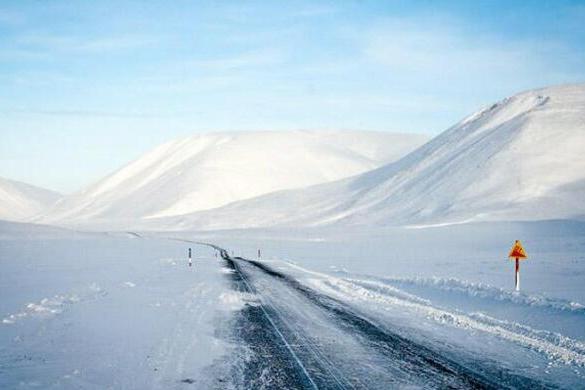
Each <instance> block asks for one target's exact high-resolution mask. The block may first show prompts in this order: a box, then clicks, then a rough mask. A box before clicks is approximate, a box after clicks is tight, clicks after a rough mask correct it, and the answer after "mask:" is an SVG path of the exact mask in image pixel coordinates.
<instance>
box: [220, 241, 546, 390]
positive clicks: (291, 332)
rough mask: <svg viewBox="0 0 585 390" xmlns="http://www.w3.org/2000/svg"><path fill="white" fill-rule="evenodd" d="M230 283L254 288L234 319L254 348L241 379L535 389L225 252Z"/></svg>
mask: <svg viewBox="0 0 585 390" xmlns="http://www.w3.org/2000/svg"><path fill="white" fill-rule="evenodd" d="M223 255H224V257H225V260H226V266H227V267H228V268H229V269H230V270H231V271H232V273H233V275H232V276H231V278H232V280H233V286H234V288H235V289H237V290H238V291H246V292H248V293H252V294H256V299H257V301H256V303H255V304H254V305H252V306H249V307H248V308H247V309H246V310H249V311H250V312H249V313H246V314H245V315H242V316H241V318H240V320H239V322H238V326H237V328H238V329H240V330H241V329H254V331H253V332H249V331H246V332H245V337H244V339H245V341H246V343H248V345H249V347H250V350H251V351H253V353H252V359H250V361H249V362H248V364H247V367H246V369H245V370H244V371H245V372H246V373H247V375H245V376H244V377H243V379H244V382H243V383H241V384H242V385H243V386H244V387H246V388H258V387H261V386H265V385H269V386H270V385H273V386H275V387H281V388H282V387H286V388H299V387H303V388H327V389H329V388H333V389H344V388H368V389H373V388H380V389H387V388H396V387H404V386H414V387H423V388H437V387H450V388H541V387H547V384H546V383H543V382H540V381H538V380H533V379H530V378H528V377H524V376H522V375H515V374H513V373H512V372H510V371H508V370H505V369H504V368H502V367H498V366H497V365H494V364H493V362H488V361H485V362H482V361H481V360H480V359H470V357H469V356H461V355H456V354H454V353H453V351H449V350H448V349H447V348H443V349H442V350H438V349H437V348H436V347H435V346H433V347H431V346H430V345H429V346H427V345H423V344H421V343H419V342H417V341H413V340H410V339H408V338H406V337H404V336H402V335H400V334H398V333H396V332H393V331H392V329H391V328H390V327H388V326H387V325H386V324H384V323H383V322H380V321H379V320H377V319H372V318H370V317H368V316H366V315H364V313H362V312H360V311H359V310H358V309H357V308H355V307H352V306H349V305H347V304H346V303H344V302H342V301H340V300H338V299H335V298H332V297H330V296H327V295H325V294H323V293H320V292H318V291H316V290H315V289H312V288H310V287H308V286H306V285H304V284H301V283H299V282H298V281H297V280H295V279H293V278H292V277H290V276H288V275H285V274H283V273H282V272H279V271H277V270H275V269H273V268H271V267H270V266H269V265H267V264H266V263H263V262H258V261H251V260H246V259H243V258H240V257H229V256H227V252H225V251H224V252H223Z"/></svg>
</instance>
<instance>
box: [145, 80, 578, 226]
mask: <svg viewBox="0 0 585 390" xmlns="http://www.w3.org/2000/svg"><path fill="white" fill-rule="evenodd" d="M584 150H585V84H578V85H566V86H559V87H551V88H545V89H540V90H534V91H529V92H524V93H521V94H518V95H516V96H513V97H510V98H507V99H504V100H502V101H500V102H498V103H496V104H493V105H492V106H490V107H488V108H486V109H484V110H481V111H479V112H477V113H475V114H473V115H471V116H469V117H468V118H466V119H464V120H462V121H461V122H459V123H458V124H456V125H455V126H453V127H451V128H450V129H448V130H447V131H445V132H444V133H442V134H440V135H439V136H437V137H436V138H434V139H433V140H431V141H430V142H428V143H427V144H425V145H423V146H421V147H420V148H418V149H417V150H415V151H413V152H412V153H410V154H408V155H407V156H405V157H403V158H402V159H400V160H399V161H397V162H394V163H390V164H388V165H385V166H383V167H381V168H378V169H375V170H373V171H369V172H366V173H363V174H360V175H357V176H355V177H351V178H348V179H342V180H340V181H337V182H333V183H326V184H321V185H316V186H313V187H310V188H304V189H301V190H290V191H282V192H278V193H273V194H268V195H265V196H261V197H258V198H254V199H251V200H247V201H241V202H236V203H232V204H230V205H227V206H225V207H221V208H218V209H214V210H209V211H204V212H198V213H193V214H191V215H184V216H181V217H178V218H166V219H165V218H163V219H159V220H156V221H154V220H153V221H151V223H150V224H146V225H144V227H145V228H151V229H156V228H159V229H161V228H164V229H189V228H191V229H225V228H243V227H266V226H322V225H332V224H340V225H345V226H347V225H375V226H380V225H411V226H412V227H424V226H438V225H442V224H443V225H444V224H454V223H466V222H473V221H488V220H546V219H583V218H584V217H585V202H583V199H585V158H583V151H584Z"/></svg>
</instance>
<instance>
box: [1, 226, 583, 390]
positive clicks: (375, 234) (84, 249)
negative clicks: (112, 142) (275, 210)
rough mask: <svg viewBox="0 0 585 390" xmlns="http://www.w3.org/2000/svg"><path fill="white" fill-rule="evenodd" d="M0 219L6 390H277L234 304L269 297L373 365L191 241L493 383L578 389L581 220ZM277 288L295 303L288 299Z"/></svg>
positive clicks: (310, 329) (347, 357) (267, 283)
mask: <svg viewBox="0 0 585 390" xmlns="http://www.w3.org/2000/svg"><path fill="white" fill-rule="evenodd" d="M0 229H1V231H2V234H1V235H0V269H1V270H2V272H1V273H0V295H1V296H2V297H3V299H2V300H1V301H0V387H2V388H16V387H18V388H29V387H42V388H96V389H97V388H135V389H139V388H189V386H190V385H191V386H193V388H246V387H248V388H249V387H250V386H251V384H253V385H254V386H253V387H258V386H260V387H261V386H262V385H264V386H268V387H269V386H270V384H272V386H274V385H275V383H276V382H271V380H272V381H275V380H276V379H275V378H271V377H270V375H268V374H266V376H261V377H257V378H256V379H254V380H253V381H251V382H250V378H249V377H247V376H246V372H247V371H246V370H247V369H248V366H249V365H250V364H252V363H251V362H256V360H255V355H254V354H255V352H254V351H255V349H254V348H256V346H255V345H253V344H252V345H250V344H249V342H250V340H249V339H247V338H245V337H244V336H245V335H244V336H242V338H240V337H237V336H238V335H240V334H241V332H242V331H238V330H237V329H238V326H239V325H238V324H240V319H241V315H242V314H241V313H244V312H245V310H249V309H250V308H254V307H255V306H257V305H259V304H267V303H270V304H271V305H274V306H275V308H276V309H277V310H278V312H279V313H281V314H282V315H283V316H284V317H285V318H289V317H290V318H297V319H298V321H294V323H296V324H298V325H299V326H300V324H303V325H302V326H303V327H304V328H303V329H304V332H305V334H307V335H309V336H308V337H317V338H318V339H319V340H321V342H322V344H321V347H320V348H322V350H321V352H320V353H322V354H323V356H325V357H327V359H338V360H334V364H335V365H337V366H338V367H345V366H346V365H347V366H348V367H353V368H352V370H354V371H352V372H353V374H355V375H356V378H360V376H359V375H360V373H362V374H363V372H362V371H360V367H362V366H360V364H362V365H363V363H364V361H363V359H362V360H361V363H359V362H358V363H357V364H355V365H353V366H352V365H351V356H352V351H353V352H355V354H356V356H360V354H364V353H365V354H366V355H363V357H364V358H366V357H367V356H369V357H368V359H374V357H373V356H374V355H368V352H367V349H366V350H364V348H366V346H367V344H366V345H362V344H361V343H360V342H359V340H360V339H359V337H358V338H357V339H352V340H350V338H348V339H344V338H343V337H342V336H343V334H345V333H344V331H343V330H342V328H339V329H333V328H331V327H332V326H334V325H333V324H329V323H328V322H327V321H328V320H327V316H326V315H325V314H324V313H323V312H321V311H319V310H320V309H319V307H318V306H309V305H308V304H307V303H306V302H305V303H303V302H304V301H303V300H302V299H301V298H298V297H297V298H294V296H295V294H294V292H293V291H288V290H286V287H285V286H284V285H282V282H280V281H279V280H278V279H277V278H276V279H275V278H271V277H267V276H266V275H264V276H262V275H261V274H260V273H258V271H254V269H255V268H254V267H250V266H247V265H246V263H244V262H242V261H240V260H237V261H238V262H240V264H241V266H242V267H244V269H245V270H246V272H248V276H249V281H250V283H251V284H252V285H253V286H255V288H256V291H255V293H248V292H244V291H238V290H234V289H233V288H232V287H231V281H230V280H231V279H230V278H231V276H230V275H231V273H232V272H233V271H230V270H229V269H228V268H226V267H225V264H224V263H223V262H222V261H221V260H220V259H219V258H218V257H216V255H215V251H214V250H212V249H211V248H209V247H207V246H204V245H198V244H195V242H207V243H213V244H216V245H218V246H220V247H223V248H226V249H227V251H228V253H230V254H231V253H233V255H235V256H243V257H245V258H250V259H254V258H256V257H257V250H258V249H261V256H262V262H263V264H266V265H268V266H270V267H272V268H273V269H275V270H278V271H279V272H282V273H284V274H285V275H288V276H290V277H291V278H294V279H295V280H298V281H299V282H300V283H301V284H302V285H304V286H308V287H309V288H311V289H313V290H314V291H318V292H319V293H322V294H325V295H326V296H329V297H332V298H334V299H337V300H339V301H340V302H343V303H344V304H346V305H349V307H353V308H355V310H358V311H359V312H360V313H362V315H363V316H364V317H365V318H368V319H369V320H371V321H372V322H374V323H377V324H380V326H381V327H384V328H387V329H391V330H392V331H393V332H395V333H396V334H398V335H400V337H403V338H405V339H407V340H412V341H413V342H415V343H417V344H418V345H423V346H425V348H428V349H430V350H432V351H436V352H438V353H440V354H441V355H443V356H448V357H449V358H450V359H452V360H453V361H456V362H457V363H458V364H463V365H465V366H466V367H471V368H475V369H477V370H479V372H487V373H488V374H487V375H490V374H489V373H491V375H492V376H495V375H496V374H497V375H498V377H492V378H490V380H496V381H497V380H498V378H500V379H499V380H501V381H503V382H502V383H501V384H502V386H503V387H524V388H526V387H530V386H532V385H534V383H536V384H538V385H542V386H550V387H554V386H561V387H564V388H578V387H580V386H582V384H583V383H584V382H583V381H584V380H585V306H584V305H583V304H584V303H585V291H584V289H583V277H584V274H583V270H584V269H585V268H584V262H585V257H584V253H585V225H584V224H583V223H581V222H570V221H548V222H546V221H543V222H523V223H506V222H499V223H493V222H489V223H480V224H464V225H453V226H444V227H434V228H417V229H413V228H407V227H401V228H385V229H369V230H366V229H336V228H329V229H323V228H319V229H305V230H298V229H295V230H288V229H282V230H276V229H271V230H232V231H223V232H221V231H218V232H174V233H169V232H161V233H152V232H148V233H141V232H131V233H130V232H128V233H123V232H119V233H79V232H72V231H67V230H64V229H54V228H50V227H39V226H34V225H26V224H14V223H3V224H2V225H0ZM515 239H521V240H522V241H523V243H524V245H525V247H526V249H527V251H528V255H529V259H528V260H526V261H524V262H523V263H522V265H521V275H522V291H521V292H520V293H516V292H513V264H512V262H510V261H509V260H508V259H507V258H506V255H507V251H508V250H509V247H510V246H511V244H512V243H513V241H514V240H515ZM188 247H191V248H193V249H194V254H195V255H194V266H193V267H192V268H189V267H188V266H187V257H186V255H187V248H188ZM283 289H284V290H283ZM282 294H284V295H283V296H287V297H289V298H290V299H293V298H294V299H296V300H295V301H290V302H288V304H287V301H288V300H287V299H285V300H284V301H283V300H282V299H280V298H282V297H281V295H282ZM276 305H278V306H276ZM291 305H292V306H291ZM303 305H307V306H306V307H305V306H303ZM303 313H305V314H306V315H305V316H303ZM311 313H313V314H311ZM311 315H315V318H314V319H313V320H311V318H312V317H311ZM295 316H297V317H295ZM322 321H325V322H322ZM294 323H291V324H292V325H291V326H295V325H294ZM247 329H248V330H249V329H251V328H247ZM238 332H240V333H238ZM339 332H341V333H339ZM315 335H316V336H315ZM334 335H337V336H334ZM332 337H333V339H335V340H336V342H335V343H334V344H331V345H329V341H327V340H330V339H331V338H332ZM356 337H357V336H356ZM356 343H357V344H356ZM328 345H329V346H328ZM327 348H332V352H331V353H332V355H327V354H328V353H329V350H328V349H327ZM352 348H355V349H352ZM341 350H343V351H344V353H342V354H339V353H338V352H339V351H341ZM335 351H337V352H335ZM262 353H267V352H266V351H264V352H262ZM336 356H337V357H336ZM256 357H257V356H256ZM324 359H325V358H324ZM260 361H261V362H262V361H264V362H272V361H273V359H271V358H270V357H269V356H265V357H264V359H262V358H260ZM254 364H256V363H254ZM275 364H276V363H275ZM368 364H375V359H374V360H372V361H369V363H368ZM368 367H369V368H368ZM362 368H363V369H364V370H366V371H364V372H368V370H369V371H371V373H372V374H373V375H374V374H375V373H377V372H378V371H377V370H378V368H376V367H375V366H371V367H370V366H363V367H362ZM348 369H349V368H348ZM396 369H397V370H398V371H397V373H396V375H398V376H397V377H396V378H400V380H401V381H402V382H399V383H400V384H401V385H408V384H413V385H421V382H420V381H421V380H423V382H422V383H423V386H424V383H425V382H424V380H425V379H424V377H423V378H422V379H421V378H420V377H419V376H417V373H416V372H414V373H411V374H408V375H406V376H404V372H403V371H401V370H400V367H397V368H396ZM267 370H268V369H267ZM482 370H483V371H482ZM267 372H270V370H268V371H267ZM383 372H384V370H382V371H380V375H382V373H383ZM407 372H409V371H407ZM353 374H352V375H353ZM376 375H378V374H375V375H374V377H375V378H379V379H380V380H382V382H378V383H377V384H376V383H374V384H371V383H369V385H372V386H373V385H375V386H374V387H380V388H387V386H388V385H389V383H390V382H383V378H386V377H385V376H384V375H382V376H381V377H378V376H376ZM400 375H403V376H400ZM499 375H501V377H500V376H499ZM510 375H512V376H511V377H510ZM339 377H341V378H342V379H343V377H344V372H343V371H342V372H340V373H339ZM347 378H349V379H347ZM351 378H353V377H352V376H351V375H350V376H349V377H348V376H347V375H345V379H347V380H350V381H351V380H353V379H351ZM396 378H395V379H396ZM510 378H511V379H510ZM523 378H524V379H523ZM386 379H387V380H389V378H386ZM355 380H356V381H357V380H358V379H355ZM364 380H367V379H364ZM370 380H371V378H370ZM510 381H511V382H510ZM514 381H519V382H514ZM531 381H536V382H531ZM360 383H362V384H363V383H368V382H360ZM514 383H516V385H515V386H514ZM354 384H355V383H354ZM427 386H430V387H434V386H436V383H435V385H433V384H432V383H431V384H429V383H427ZM358 387H359V386H358Z"/></svg>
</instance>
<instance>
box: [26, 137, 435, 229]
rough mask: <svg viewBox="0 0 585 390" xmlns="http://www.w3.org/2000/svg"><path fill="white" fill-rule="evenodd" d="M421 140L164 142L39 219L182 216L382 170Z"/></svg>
mask: <svg viewBox="0 0 585 390" xmlns="http://www.w3.org/2000/svg"><path fill="white" fill-rule="evenodd" d="M425 140H426V137H425V136H421V135H406V134H389V133H375V132H304V131H296V132H247V133H216V134H207V135H198V136H193V137H189V138H185V139H180V140H176V141H172V142H169V143H166V144H164V145H161V146H159V147H158V148H156V149H154V150H152V151H151V152H149V153H147V154H146V155H144V156H143V157H141V158H139V159H138V160H136V161H134V162H132V163H130V164H128V165H127V166H125V167H123V168H122V169H120V170H119V171H117V172H115V173H113V174H112V175H110V176H108V177H106V178H105V179H103V180H101V181H99V182H97V183H96V184H94V185H91V186H90V187H88V188H86V189H84V190H82V191H80V192H78V193H76V194H73V195H71V196H68V197H65V198H64V199H62V200H61V201H60V202H59V203H58V204H57V205H56V206H55V207H54V208H53V209H52V210H51V211H49V212H48V213H47V214H46V215H44V216H43V217H42V218H39V219H38V220H37V222H41V223H57V224H68V225H71V224H74V225H88V224H89V225H96V224H100V223H102V222H103V223H106V224H111V223H116V221H126V222H124V223H126V224H130V225H136V224H137V223H139V222H140V221H141V220H148V219H152V218H160V217H172V216H180V215H183V214H187V213H192V212H195V211H200V210H206V209H211V208H216V207H220V206H223V205H226V204H228V203H232V202H234V201H239V200H242V199H247V198H252V197H255V196H258V195H262V194H266V193H269V192H273V191H278V190H284V189H291V188H298V187H305V186H310V185H314V184H317V183H323V182H328V181H333V180H337V179H340V178H343V177H348V176H351V175H355V174H358V173H363V172H365V171H368V170H371V169H374V168H377V167H380V166H381V165H383V164H386V163H388V162H390V161H394V160H396V159H398V158H399V157H402V156H403V155H405V154H406V153H408V152H410V151H411V150H413V149H414V148H416V147H417V146H420V145H421V144H422V143H423V142H424V141H425Z"/></svg>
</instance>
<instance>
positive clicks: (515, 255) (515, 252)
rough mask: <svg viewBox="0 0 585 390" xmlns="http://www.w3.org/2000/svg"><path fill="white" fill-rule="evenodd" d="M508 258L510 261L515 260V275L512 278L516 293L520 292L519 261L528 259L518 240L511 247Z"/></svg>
mask: <svg viewBox="0 0 585 390" xmlns="http://www.w3.org/2000/svg"><path fill="white" fill-rule="evenodd" d="M508 257H509V258H510V259H516V273H515V278H514V284H515V286H516V291H520V259H522V260H524V259H527V258H528V255H526V251H525V250H524V248H523V247H522V243H521V242H520V240H516V241H515V242H514V246H513V247H512V250H511V251H510V253H509V254H508Z"/></svg>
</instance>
